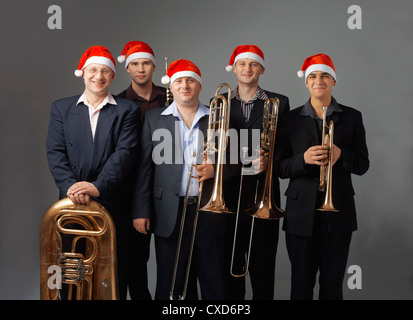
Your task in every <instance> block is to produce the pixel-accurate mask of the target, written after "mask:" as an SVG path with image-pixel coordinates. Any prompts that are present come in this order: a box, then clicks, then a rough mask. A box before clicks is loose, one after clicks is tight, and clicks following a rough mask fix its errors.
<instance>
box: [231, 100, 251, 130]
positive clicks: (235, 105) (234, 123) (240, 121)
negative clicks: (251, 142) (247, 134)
mask: <svg viewBox="0 0 413 320" xmlns="http://www.w3.org/2000/svg"><path fill="white" fill-rule="evenodd" d="M230 112H231V114H230V118H231V127H233V128H236V129H245V128H247V124H246V123H245V119H244V115H243V113H242V110H241V103H240V101H239V100H238V99H237V98H233V99H231V111H230Z"/></svg>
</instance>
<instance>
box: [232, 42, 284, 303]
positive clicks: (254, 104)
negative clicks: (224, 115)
mask: <svg viewBox="0 0 413 320" xmlns="http://www.w3.org/2000/svg"><path fill="white" fill-rule="evenodd" d="M264 64H265V62H264V54H263V52H262V51H261V49H260V48H258V47H257V46H253V45H241V46H238V47H236V48H235V50H234V52H233V54H232V56H231V59H230V62H229V65H228V66H227V68H226V70H227V71H232V70H233V71H234V73H235V74H236V76H237V80H238V86H237V88H236V89H235V90H233V91H232V94H231V117H230V127H231V129H235V130H236V131H237V133H238V141H237V142H238V148H236V150H238V153H239V154H238V155H237V157H236V158H238V163H237V165H235V166H234V164H233V163H231V164H230V167H231V169H230V170H229V171H230V173H229V174H228V176H230V177H229V178H228V180H227V182H226V183H225V185H226V187H225V193H224V195H225V200H226V203H227V205H228V207H229V208H230V209H231V210H232V211H233V212H237V208H238V198H239V190H240V180H241V179H240V177H241V163H242V161H244V162H245V160H242V159H240V158H239V155H240V153H241V152H242V148H243V147H248V150H249V152H248V154H249V157H250V158H252V157H254V156H255V153H256V151H255V150H256V148H257V147H260V133H261V131H262V128H263V126H262V124H263V110H264V103H265V101H266V100H267V99H268V98H278V99H279V101H280V103H279V114H278V118H279V121H278V122H279V123H280V120H281V119H282V118H283V117H284V115H285V114H286V113H287V111H289V108H290V106H289V101H288V98H287V97H286V96H284V95H281V94H278V93H274V92H270V91H266V90H263V89H262V88H261V87H260V86H259V79H260V76H261V75H262V74H264V71H265V65H264ZM276 140H277V139H276ZM232 143H233V141H230V144H232ZM230 150H234V149H232V147H230ZM275 152H277V147H276V148H275ZM263 153H264V151H263V150H261V152H260V156H259V158H257V159H255V160H253V163H252V166H253V167H255V168H256V171H255V172H252V174H251V173H250V174H247V175H243V182H242V191H241V192H242V193H241V197H240V198H241V199H240V206H239V208H240V210H239V218H238V225H237V231H236V232H237V234H236V239H237V240H236V244H235V254H234V261H233V273H235V274H242V273H243V271H244V270H243V269H242V266H245V265H246V255H247V254H248V247H249V239H250V230H251V225H252V222H254V232H253V238H252V246H251V258H250V264H249V274H250V279H251V287H252V292H253V299H254V300H272V299H274V284H275V259H276V253H277V245H278V233H279V220H278V219H277V220H263V219H257V218H254V221H253V218H251V216H249V215H247V214H246V213H245V212H244V210H245V209H246V208H248V207H251V206H252V205H253V204H254V203H255V196H256V189H257V181H260V182H261V183H262V182H263V180H264V177H265V170H266V168H267V165H268V164H267V160H266V157H265V156H263ZM231 159H234V157H233V156H231ZM230 161H231V160H230ZM273 172H274V174H273V177H272V186H273V196H274V199H275V201H276V204H277V206H278V207H280V191H279V180H278V177H277V175H276V173H275V170H274V171H273ZM230 219H232V223H229V224H228V226H229V232H228V237H227V241H226V246H227V249H226V252H227V254H226V256H227V259H226V263H227V266H226V270H227V271H226V284H227V298H228V299H237V300H242V299H245V278H243V277H233V276H231V275H230V272H229V270H230V266H231V262H230V261H231V257H232V249H233V238H234V232H235V224H236V223H235V222H236V215H233V216H232V217H230Z"/></svg>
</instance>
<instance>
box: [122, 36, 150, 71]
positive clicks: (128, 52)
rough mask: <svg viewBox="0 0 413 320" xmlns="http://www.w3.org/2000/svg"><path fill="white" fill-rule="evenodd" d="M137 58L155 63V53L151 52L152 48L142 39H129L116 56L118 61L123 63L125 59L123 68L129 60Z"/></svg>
mask: <svg viewBox="0 0 413 320" xmlns="http://www.w3.org/2000/svg"><path fill="white" fill-rule="evenodd" d="M138 58H145V59H149V60H151V61H152V62H153V64H154V65H156V61H155V54H154V53H153V50H152V48H151V47H150V46H149V45H148V44H146V43H145V42H142V41H129V42H128V43H127V44H126V45H125V46H124V47H123V50H122V53H121V55H120V56H118V61H119V62H120V63H123V62H125V60H126V63H125V68H127V67H128V64H129V62H131V61H132V60H134V59H138Z"/></svg>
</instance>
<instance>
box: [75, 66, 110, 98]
mask: <svg viewBox="0 0 413 320" xmlns="http://www.w3.org/2000/svg"><path fill="white" fill-rule="evenodd" d="M114 78H115V73H114V72H113V70H112V69H111V68H109V67H108V66H106V65H103V64H99V63H93V64H90V65H88V66H87V67H86V68H84V69H83V79H84V82H85V92H86V93H87V94H91V95H94V96H96V97H104V96H106V95H107V94H108V92H109V88H110V86H111V84H112V81H113V79H114Z"/></svg>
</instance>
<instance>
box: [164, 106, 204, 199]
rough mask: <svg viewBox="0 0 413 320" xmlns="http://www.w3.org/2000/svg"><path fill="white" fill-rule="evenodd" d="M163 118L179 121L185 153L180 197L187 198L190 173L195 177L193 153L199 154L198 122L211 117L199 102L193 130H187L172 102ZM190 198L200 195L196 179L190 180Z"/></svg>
mask: <svg viewBox="0 0 413 320" xmlns="http://www.w3.org/2000/svg"><path fill="white" fill-rule="evenodd" d="M161 115H162V116H167V115H173V116H174V117H176V118H178V119H179V133H180V136H181V141H180V143H181V146H182V151H183V166H182V173H181V183H180V191H179V195H180V196H185V195H186V191H187V189H188V172H189V171H191V172H192V174H193V175H195V172H194V168H193V167H192V161H193V158H192V152H198V151H199V150H198V139H199V137H198V133H199V126H198V122H199V119H201V118H202V117H204V116H209V109H208V108H207V107H206V106H204V105H203V104H202V103H200V102H198V110H197V112H196V114H195V117H194V120H193V122H192V126H191V128H187V126H186V125H185V122H184V121H183V119H182V117H181V114H180V113H179V111H178V108H177V106H176V104H175V102H172V103H171V104H170V105H169V106H168V107H167V108H166V109H165V110H164V111H163V112H162V113H161ZM188 194H189V196H191V197H192V196H198V194H199V182H198V180H196V179H191V180H190V185H189V190H188Z"/></svg>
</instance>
